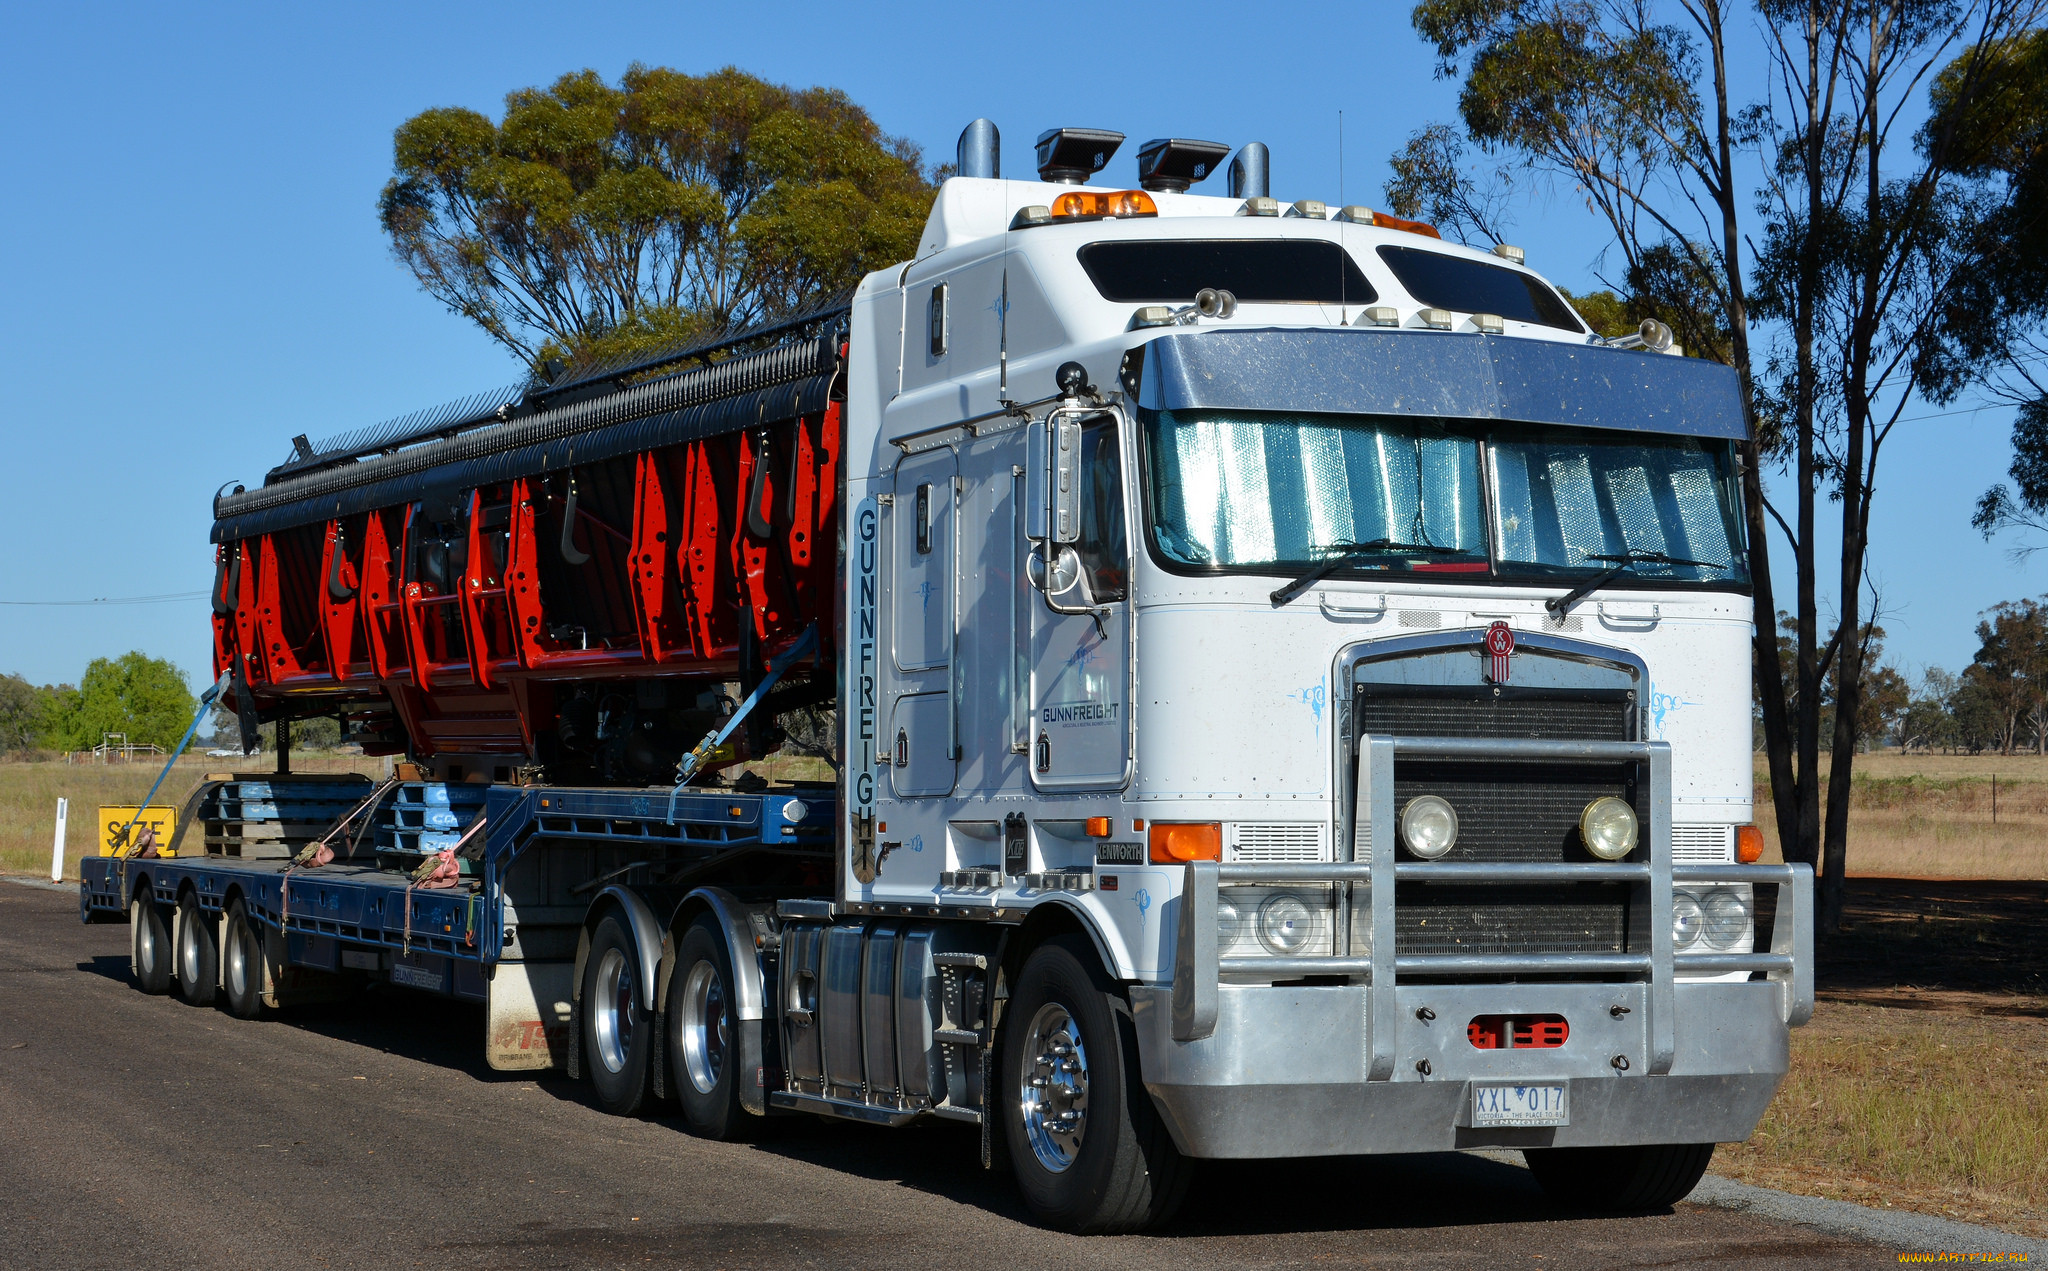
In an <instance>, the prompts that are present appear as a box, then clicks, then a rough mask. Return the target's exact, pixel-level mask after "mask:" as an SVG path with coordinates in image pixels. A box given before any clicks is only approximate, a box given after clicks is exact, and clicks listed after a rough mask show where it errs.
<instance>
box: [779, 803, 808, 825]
mask: <svg viewBox="0 0 2048 1271" xmlns="http://www.w3.org/2000/svg"><path fill="white" fill-rule="evenodd" d="M810 814H811V810H810V808H808V807H806V806H805V805H804V801H803V800H802V799H791V800H790V801H789V802H787V803H785V804H783V805H782V819H783V820H785V821H787V822H789V823H790V824H791V825H796V824H798V823H800V822H801V821H802V820H803V819H804V818H805V817H807V816H809V815H810Z"/></svg>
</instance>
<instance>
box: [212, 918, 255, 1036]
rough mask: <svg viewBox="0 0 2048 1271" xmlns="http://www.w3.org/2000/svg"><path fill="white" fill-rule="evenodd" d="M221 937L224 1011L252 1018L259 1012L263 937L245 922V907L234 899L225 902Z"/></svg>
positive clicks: (236, 1015)
mask: <svg viewBox="0 0 2048 1271" xmlns="http://www.w3.org/2000/svg"><path fill="white" fill-rule="evenodd" d="M224 925H225V931H224V932H223V934H222V937H221V945H222V948H221V958H222V961H221V976H220V979H221V989H222V998H223V1000H224V1001H225V1003H226V1005H227V1008H228V1014H230V1015H232V1016H234V1017H235V1018H236V1019H255V1018H256V1017H257V1016H259V1015H261V1014H263V938H262V937H261V936H260V935H258V934H257V932H256V929H255V928H254V927H252V926H250V925H249V910H248V909H247V908H246V907H245V906H244V905H243V904H242V902H241V901H239V900H237V901H235V902H234V903H233V904H231V905H229V906H228V916H227V922H226V923H225V924H224Z"/></svg>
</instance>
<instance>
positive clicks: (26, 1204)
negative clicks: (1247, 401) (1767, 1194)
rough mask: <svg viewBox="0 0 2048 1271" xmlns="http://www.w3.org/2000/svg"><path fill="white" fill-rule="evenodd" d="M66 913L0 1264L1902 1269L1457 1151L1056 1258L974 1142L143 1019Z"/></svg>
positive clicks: (1289, 1180) (445, 1058)
mask: <svg viewBox="0 0 2048 1271" xmlns="http://www.w3.org/2000/svg"><path fill="white" fill-rule="evenodd" d="M77 913H78V910H77V902H76V900H75V899H73V897H72V895H71V894H67V893H60V892H55V891H41V890H35V889H31V888H26V887H13V886H6V887H0V1266H5V1267H38V1268H72V1267H138V1268H157V1267H213V1266H221V1267H262V1268H266V1269H268V1268H280V1267H321V1266H333V1267H386V1266H390V1267H418V1266H424V1267H472V1266H476V1267H492V1268H524V1267H585V1266H606V1267H608V1266H636V1267H638V1266H649V1265H652V1266H722V1267H754V1266H805V1267H842V1266H844V1267H871V1266H882V1265H886V1266H889V1267H892V1268H905V1269H908V1268H918V1267H944V1268H948V1269H949V1271H961V1269H962V1268H976V1269H984V1268H985V1269H988V1271H993V1269H995V1268H1003V1269H1005V1271H1007V1269H1009V1268H1027V1267H1057V1268H1066V1267H1073V1266H1110V1267H1171V1268H1175V1269H1176V1271H1180V1269H1185V1268H1193V1267H1204V1266H1232V1267H1241V1266H1290V1265H1296V1264H1304V1263H1314V1264H1318V1265H1331V1264H1335V1265H1351V1264H1355V1265H1374V1266H1401V1267H1467V1266H1486V1267H1500V1266H1504V1265H1508V1264H1511V1263H1513V1264H1521V1265H1525V1266H1541V1265H1548V1266H1553V1267H1556V1266H1563V1267H1572V1268H1599V1267H1645V1266H1657V1267H1688V1266H1704V1265H1707V1264H1712V1265H1714V1266H1716V1267H1758V1268H1763V1267H1773V1268H1776V1267H1787V1266H1796V1267H1847V1266H1857V1267H1867V1266H1873V1265H1876V1264H1879V1263H1892V1264H1894V1265H1896V1258H1897V1254H1896V1252H1895V1251H1894V1250H1891V1249H1888V1248H1881V1247H1879V1246H1875V1245H1868V1244H1858V1243H1852V1242H1848V1241H1844V1240H1840V1239H1836V1238H1833V1237H1828V1236H1823V1235H1818V1234H1816V1233H1815V1232H1814V1231H1813V1230H1812V1229H1810V1228H1806V1227H1800V1226H1793V1225H1790V1224H1785V1223H1778V1222H1772V1221H1769V1220H1766V1219H1763V1218H1759V1217H1755V1216H1752V1215H1748V1214H1742V1213H1736V1212H1731V1211H1728V1210H1722V1209H1711V1208H1703V1207H1697V1206H1693V1205H1680V1206H1678V1207H1677V1209H1676V1210H1675V1211H1673V1212H1670V1213H1664V1214H1657V1215H1652V1216H1646V1217H1631V1218H1598V1217H1589V1216H1584V1215H1570V1214H1560V1213H1558V1212H1557V1211H1555V1210H1554V1209H1553V1208H1552V1207H1550V1206H1548V1205H1547V1204H1546V1203H1545V1202H1544V1200H1543V1199H1542V1197H1541V1195H1540V1194H1539V1193H1538V1192H1537V1190H1536V1188H1535V1186H1534V1184H1533V1183H1532V1182H1531V1181H1530V1179H1529V1176H1528V1173H1527V1171H1525V1170H1523V1169H1521V1168H1520V1167H1519V1166H1516V1165H1511V1164H1504V1163H1501V1162H1499V1161H1494V1160H1487V1159H1482V1158H1480V1157H1476V1156H1469V1155H1445V1156H1428V1157H1400V1158H1380V1159H1368V1158H1352V1159H1340V1160H1326V1161H1308V1162H1286V1163H1278V1164H1275V1163H1262V1164H1255V1165H1236V1164H1232V1165H1226V1166H1212V1167H1207V1168H1205V1170H1204V1172H1203V1174H1202V1175H1201V1176H1200V1179H1199V1181H1198V1182H1197V1184H1196V1188H1195V1192H1194V1194H1193V1195H1192V1196H1191V1198H1190V1200H1189V1203H1188V1206H1187V1208H1186V1210H1185V1211H1184V1214H1183V1216H1182V1217H1181V1218H1180V1219H1179V1220H1177V1222H1176V1223H1175V1224H1174V1226H1173V1227H1172V1228H1171V1229H1169V1230H1167V1231H1164V1232H1161V1233H1158V1234H1154V1235H1147V1236H1130V1237H1116V1238H1095V1239H1083V1238H1076V1237H1070V1236H1063V1235H1057V1234H1053V1233H1049V1232H1045V1231H1041V1230H1038V1229H1036V1228H1034V1227H1032V1226H1031V1225H1029V1223H1028V1222H1027V1221H1026V1218H1025V1215H1024V1212H1023V1210H1022V1207H1021V1206H1020V1205H1019V1204H1018V1203H1017V1201H1016V1199H1015V1198H1014V1195H1013V1193H1012V1192H1011V1189H1010V1186H1009V1182H1008V1179H1007V1178H1006V1177H1004V1176H1001V1175H990V1174H985V1173H984V1172H983V1171H982V1170H981V1169H980V1167H979V1164H978V1150H979V1149H978V1144H979V1140H978V1138H977V1137H976V1135H975V1134H974V1132H973V1131H972V1130H970V1129H965V1128H963V1127H958V1126H941V1127H934V1128H930V1129H916V1128H913V1129H909V1130H896V1131H889V1130H881V1129H874V1128H870V1127H864V1126H854V1125H841V1124H836V1123H826V1122H812V1121H808V1120H803V1121H791V1122H779V1123H777V1126H776V1127H775V1132H773V1133H771V1134H770V1135H768V1136H766V1137H765V1138H764V1139H762V1140H761V1141H759V1142H754V1143H741V1144H734V1143H709V1142H704V1141H702V1140H698V1139H694V1138H692V1137H690V1136H689V1135H688V1134H687V1133H685V1132H684V1131H683V1130H682V1129H681V1128H680V1126H679V1123H678V1122H677V1121H675V1120H674V1119H672V1118H671V1119H662V1118H656V1119H648V1120H622V1119H618V1118H614V1117H609V1116H606V1115H605V1114H603V1113H602V1112H599V1111H598V1110H597V1109H596V1108H594V1107H592V1106H591V1105H590V1104H589V1102H588V1100H587V1099H586V1098H585V1096H584V1093H583V1090H582V1089H581V1088H580V1087H578V1086H576V1085H573V1084H571V1083H569V1082H568V1081H566V1080H563V1079H561V1078H559V1077H553V1076H550V1077H543V1078H541V1079H539V1080H534V1079H532V1078H530V1077H522V1076H519V1075H516V1074H499V1073H493V1072H492V1071H490V1070H489V1069H488V1068H486V1067H485V1066H484V1065H483V1063H482V1062H481V1060H480V1059H479V1058H478V1055H479V1052H480V1046H479V1042H480V1038H481V1034H482V1014H481V1012H480V1011H479V1010H476V1009H474V1008H470V1007H465V1006H455V1005H449V1004H447V1003H444V1002H441V1001H439V1000H438V999H433V998H428V997H424V996H420V995H415V994H411V993H408V992H406V991H404V990H388V991H380V992H377V993H373V994H371V995H369V996H367V997H365V998H364V999H363V1000H362V1001H361V1002H360V1003H356V1004H352V1005H350V1006H348V1007H346V1008H340V1007H326V1008H308V1009H306V1010H303V1011H301V1012H297V1013H293V1014H287V1015H285V1016H283V1017H281V1018H273V1019H267V1020H259V1021H253V1022H246V1021H242V1020H236V1019H233V1018H231V1017H229V1016H228V1015H226V1014H225V1013H223V1012H220V1011H217V1010H211V1009H205V1010H201V1009H194V1008H192V1007H189V1006H186V1005H185V1004H184V1003H182V1002H180V1001H178V1000H177V999H176V998H175V997H147V996H144V995H143V994H141V993H139V992H137V991H136V990H135V989H134V988H133V987H132V985H131V984H130V983H129V979H128V957H127V940H128V929H127V928H126V927H125V926H94V927H86V926H82V925H80V924H79V922H78V918H77Z"/></svg>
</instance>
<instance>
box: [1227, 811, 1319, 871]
mask: <svg viewBox="0 0 2048 1271" xmlns="http://www.w3.org/2000/svg"><path fill="white" fill-rule="evenodd" d="M1232 847H1233V853H1232V855H1233V858H1234V859H1236V860H1240V861H1247V862H1259V863H1269V862H1273V861H1320V860H1323V859H1325V857H1324V853H1323V827H1322V826H1320V825H1317V824H1315V823H1313V822H1305V821H1303V822H1294V823H1292V824H1288V823H1281V824H1273V825H1244V824H1240V825H1239V826H1238V827H1237V837H1236V841H1235V842H1234V843H1233V844H1232Z"/></svg>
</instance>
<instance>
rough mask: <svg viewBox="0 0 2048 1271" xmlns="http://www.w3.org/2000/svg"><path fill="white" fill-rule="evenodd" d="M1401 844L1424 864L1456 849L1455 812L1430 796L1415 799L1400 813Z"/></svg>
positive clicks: (1433, 796) (1447, 805) (1446, 804)
mask: <svg viewBox="0 0 2048 1271" xmlns="http://www.w3.org/2000/svg"><path fill="white" fill-rule="evenodd" d="M1401 841H1402V842H1403V843H1405V844H1407V845H1408V850H1409V851H1411V852H1413V853H1414V854H1415V855H1417V856H1420V857H1421V858H1422V859H1423V860H1426V861H1433V860H1435V859H1436V858H1437V857H1439V856H1442V855H1443V854H1444V853H1445V852H1448V851H1450V850H1451V848H1453V847H1454V846H1456V845H1457V842H1458V813H1457V810H1456V809H1455V808H1453V807H1452V806H1451V805H1450V804H1449V803H1447V802H1446V801H1444V800H1443V799H1439V798H1438V797H1437V796H1435V795H1433V794H1422V795H1417V796H1416V797H1414V798H1412V799H1410V800H1408V806H1407V807H1405V808H1402V809H1401Z"/></svg>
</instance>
